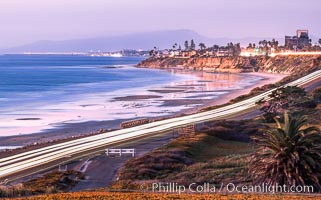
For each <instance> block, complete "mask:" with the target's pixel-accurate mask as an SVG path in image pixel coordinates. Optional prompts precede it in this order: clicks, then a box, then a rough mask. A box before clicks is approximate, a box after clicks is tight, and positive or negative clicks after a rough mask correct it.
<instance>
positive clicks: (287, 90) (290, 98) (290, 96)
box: [257, 86, 316, 122]
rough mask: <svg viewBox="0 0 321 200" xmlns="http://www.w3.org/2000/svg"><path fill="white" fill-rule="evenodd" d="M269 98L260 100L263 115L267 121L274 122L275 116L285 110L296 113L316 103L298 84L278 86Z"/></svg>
mask: <svg viewBox="0 0 321 200" xmlns="http://www.w3.org/2000/svg"><path fill="white" fill-rule="evenodd" d="M269 98H270V99H269V100H267V101H265V100H260V101H259V102H257V104H259V105H262V104H263V107H262V108H261V109H260V110H261V111H263V112H264V113H263V117H264V118H265V120H266V121H267V122H274V118H275V117H276V116H278V115H280V114H281V113H283V112H290V113H292V114H296V113H298V112H300V111H302V110H303V109H309V108H314V107H315V106H316V103H315V102H314V99H313V97H311V96H308V95H307V93H306V92H305V90H304V89H302V88H300V87H297V86H287V87H281V88H278V89H276V90H274V91H272V93H271V94H270V95H269Z"/></svg>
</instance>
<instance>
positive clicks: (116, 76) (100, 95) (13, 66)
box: [0, 55, 262, 136]
mask: <svg viewBox="0 0 321 200" xmlns="http://www.w3.org/2000/svg"><path fill="white" fill-rule="evenodd" d="M143 59H144V58H138V57H120V58H115V57H90V56H80V55H0V136H11V135H19V134H31V133H38V132H41V131H43V130H46V129H50V128H55V127H58V126H61V124H66V123H80V122H87V121H100V120H115V119H132V118H137V117H138V118H140V117H159V116H165V115H169V114H173V113H175V112H178V111H181V110H184V109H188V108H192V107H193V106H197V105H200V104H201V103H203V102H206V101H209V100H212V99H216V98H219V97H220V95H222V94H226V93H228V92H232V91H233V90H238V89H242V88H246V87H248V86H251V85H254V84H255V83H257V82H258V81H260V80H261V79H262V78H261V77H256V76H249V75H241V74H234V75H233V74H210V73H206V74H204V73H202V74H198V75H195V74H193V73H191V72H176V71H165V70H156V69H143V68H136V67H134V65H135V64H137V63H138V62H139V61H141V60H143ZM182 99H184V100H186V102H187V103H185V104H182V103H175V102H174V103H173V100H179V101H181V100H182ZM187 100H189V101H190V102H188V101H187Z"/></svg>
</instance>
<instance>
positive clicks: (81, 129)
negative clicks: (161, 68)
mask: <svg viewBox="0 0 321 200" xmlns="http://www.w3.org/2000/svg"><path fill="white" fill-rule="evenodd" d="M170 72H171V73H182V74H189V75H193V76H195V78H196V79H195V80H194V81H185V82H181V83H179V84H170V85H167V86H164V87H161V88H159V87H155V88H152V89H148V91H146V92H148V93H146V94H137V95H124V96H117V97H114V98H113V99H112V101H113V102H116V103H119V105H121V106H122V109H124V110H126V109H128V108H129V107H133V108H136V109H137V110H141V111H143V110H144V109H150V108H149V107H148V106H146V104H147V105H148V103H149V102H150V103H151V104H153V103H154V104H155V105H157V106H158V107H159V108H161V109H158V110H155V111H149V112H150V113H152V114H151V117H148V116H147V117H148V118H154V119H155V118H156V119H160V118H163V117H169V116H179V115H183V114H191V113H195V112H197V111H199V110H201V109H202V108H205V107H208V106H213V105H219V104H224V103H227V102H228V101H229V100H230V99H233V98H235V97H237V96H240V95H243V94H247V93H248V92H249V91H250V90H252V89H253V88H255V87H260V86H263V85H265V84H269V83H274V82H277V81H279V80H281V79H282V78H283V77H285V75H280V74H268V73H258V72H253V73H243V74H242V76H243V77H244V76H249V77H253V78H254V79H253V80H255V84H253V83H246V84H245V83H243V82H242V77H238V76H237V77H236V79H235V77H234V76H233V75H231V74H223V75H222V74H221V75H218V74H213V73H205V72H199V71H184V70H183V71H181V70H179V71H175V72H173V70H170ZM221 78H222V79H224V78H225V79H226V78H227V79H228V78H232V79H233V81H231V82H234V83H233V84H232V83H231V84H229V83H226V82H224V81H223V80H220V79H221ZM213 79H215V81H213ZM225 79H224V80H225ZM234 79H235V80H234ZM242 84H243V85H242ZM238 86H241V88H237V87H238ZM231 88H232V91H231ZM82 106H83V107H90V106H92V105H82ZM94 106H95V105H94ZM173 108H175V109H173ZM153 115H154V116H153ZM158 115H159V116H158ZM142 117H146V116H140V115H137V116H136V117H131V118H127V119H114V120H99V121H96V120H92V121H90V120H89V121H87V122H81V123H72V122H66V123H60V124H58V125H56V126H55V128H51V129H48V130H43V131H41V132H38V133H34V134H26V135H16V136H8V137H1V140H0V146H25V145H30V144H33V143H46V142H52V141H54V140H59V139H67V138H71V137H78V136H83V135H87V134H95V133H96V132H98V131H99V130H101V129H104V130H109V129H117V128H119V124H120V123H121V122H122V121H126V120H132V119H135V118H142ZM20 120H25V121H29V120H36V119H20ZM37 120H39V119H37Z"/></svg>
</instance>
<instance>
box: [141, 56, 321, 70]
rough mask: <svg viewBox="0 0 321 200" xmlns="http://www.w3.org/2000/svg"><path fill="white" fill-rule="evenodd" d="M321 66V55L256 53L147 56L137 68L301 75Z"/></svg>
mask: <svg viewBox="0 0 321 200" xmlns="http://www.w3.org/2000/svg"><path fill="white" fill-rule="evenodd" d="M320 66H321V56H319V55H317V56H315V55H304V56H303V55H299V56H298V55H295V56H294V55H290V56H275V57H268V56H254V57H241V56H237V57H191V58H180V57H177V58H175V57H167V58H154V57H151V58H148V59H146V60H143V61H142V62H140V63H139V64H138V65H137V67H144V68H156V69H167V68H180V69H190V70H199V71H208V72H223V73H242V72H267V73H278V74H298V73H302V72H306V71H311V70H315V69H317V68H320Z"/></svg>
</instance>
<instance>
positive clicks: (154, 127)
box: [0, 70, 321, 181]
mask: <svg viewBox="0 0 321 200" xmlns="http://www.w3.org/2000/svg"><path fill="white" fill-rule="evenodd" d="M320 78H321V70H318V71H315V72H313V73H311V74H308V75H306V76H304V77H301V78H299V79H297V80H295V81H292V82H290V83H288V84H285V85H284V86H303V85H305V84H307V83H310V82H312V81H315V80H317V79H320ZM273 90H276V88H274V89H271V90H269V91H267V92H264V93H262V94H259V95H257V96H254V97H251V98H249V99H246V100H243V101H240V102H237V103H234V104H230V105H227V106H224V107H220V108H217V109H213V110H210V111H205V112H200V113H197V114H191V115H187V116H183V117H176V118H170V119H166V120H161V121H156V122H152V123H149V124H144V125H140V126H136V127H131V128H126V129H120V130H116V131H112V132H106V133H102V134H98V135H94V136H88V137H84V138H80V139H75V140H72V141H68V142H62V143H59V144H54V145H50V146H47V147H42V148H39V149H35V150H30V151H27V152H24V153H19V154H16V155H12V156H8V157H4V158H1V159H0V181H1V180H5V179H6V178H8V179H9V181H10V177H11V176H14V175H15V174H24V172H26V171H28V170H32V169H35V168H38V169H39V168H41V167H42V166H45V165H46V166H48V165H49V166H50V165H51V167H53V166H55V165H57V162H55V161H58V160H63V159H66V158H73V157H74V156H76V155H78V157H79V155H81V154H82V153H85V152H88V151H95V150H98V149H102V148H104V147H107V146H110V145H113V144H116V143H121V142H125V141H130V140H133V139H135V138H141V137H148V136H152V135H155V134H158V133H160V132H164V131H168V130H172V129H174V128H178V127H183V126H186V125H189V124H195V123H201V122H206V121H211V120H217V119H224V118H226V117H229V116H232V115H235V114H237V113H239V112H241V111H244V110H247V109H249V108H254V107H255V106H256V104H255V103H256V102H257V101H259V100H261V99H268V98H269V97H268V95H269V94H271V92H272V91H273Z"/></svg>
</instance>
